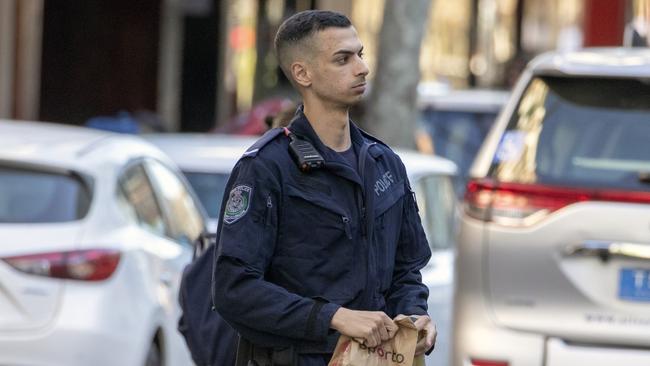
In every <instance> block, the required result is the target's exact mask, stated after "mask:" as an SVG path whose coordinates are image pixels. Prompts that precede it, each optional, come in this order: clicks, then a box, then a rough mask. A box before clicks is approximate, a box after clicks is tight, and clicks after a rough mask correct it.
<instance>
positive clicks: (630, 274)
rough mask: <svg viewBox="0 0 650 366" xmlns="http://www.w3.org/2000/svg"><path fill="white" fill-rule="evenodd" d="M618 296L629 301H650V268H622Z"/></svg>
mask: <svg viewBox="0 0 650 366" xmlns="http://www.w3.org/2000/svg"><path fill="white" fill-rule="evenodd" d="M618 297H619V298H620V299H622V300H629V301H650V270H648V269H631V268H622V269H621V271H620V276H619V282H618Z"/></svg>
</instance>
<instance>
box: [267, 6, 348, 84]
mask: <svg viewBox="0 0 650 366" xmlns="http://www.w3.org/2000/svg"><path fill="white" fill-rule="evenodd" d="M351 26H352V22H350V19H348V17H346V16H345V15H343V14H341V13H338V12H335V11H329V10H305V11H301V12H299V13H296V14H294V15H292V16H290V17H289V18H287V20H285V21H284V22H283V23H282V24H281V25H280V28H278V32H277V33H276V35H275V53H276V55H277V56H278V59H279V61H280V67H282V71H284V73H285V74H286V75H287V77H288V78H289V79H291V77H290V75H289V74H288V72H289V70H285V65H283V61H284V60H283V58H284V57H285V54H284V50H285V49H287V47H289V46H294V45H296V44H298V43H299V42H300V41H302V40H304V39H305V38H307V37H309V36H311V35H312V34H314V33H316V32H319V31H322V30H323V29H326V28H330V27H336V28H347V27H351Z"/></svg>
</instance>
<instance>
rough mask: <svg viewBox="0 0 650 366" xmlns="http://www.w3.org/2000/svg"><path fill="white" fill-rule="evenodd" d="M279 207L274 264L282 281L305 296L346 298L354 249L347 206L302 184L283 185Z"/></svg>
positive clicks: (352, 268)
mask: <svg viewBox="0 0 650 366" xmlns="http://www.w3.org/2000/svg"><path fill="white" fill-rule="evenodd" d="M301 183H302V182H301ZM321 184H322V183H321ZM283 205H284V206H283V210H282V212H283V214H282V216H283V217H282V218H281V224H280V237H279V241H278V245H277V247H276V255H275V263H274V265H275V266H276V267H275V268H276V270H279V271H280V273H277V272H276V274H279V275H280V276H281V277H282V279H281V284H282V285H283V286H285V287H286V288H287V289H289V290H290V291H294V292H296V293H298V294H301V295H303V296H310V297H314V296H321V297H324V298H326V299H328V300H330V301H337V302H340V301H345V300H347V299H348V298H349V297H350V296H351V294H352V293H353V286H352V282H354V281H352V276H353V271H354V266H353V260H354V257H355V250H356V249H355V245H354V243H353V240H352V237H353V236H352V230H353V224H352V222H351V221H350V218H349V215H348V214H347V210H346V208H345V206H343V205H342V204H341V203H340V202H338V200H336V199H335V198H334V197H333V196H332V195H330V194H327V190H324V189H323V187H318V186H313V185H312V186H309V187H308V186H304V185H302V184H301V185H300V186H295V185H293V184H288V185H286V186H285V197H284V203H283Z"/></svg>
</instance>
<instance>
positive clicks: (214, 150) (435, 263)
mask: <svg viewBox="0 0 650 366" xmlns="http://www.w3.org/2000/svg"><path fill="white" fill-rule="evenodd" d="M144 137H145V138H146V139H147V140H148V141H150V142H152V143H153V144H154V145H156V146H158V147H159V148H160V149H161V150H163V151H164V152H165V153H167V154H168V155H169V156H170V157H171V158H172V159H173V160H174V161H175V162H176V164H177V165H178V166H179V167H180V169H181V170H182V171H183V172H184V173H185V175H186V176H187V178H188V180H189V181H190V183H191V184H192V186H193V188H194V190H195V191H196V192H197V195H198V196H199V197H200V198H201V200H202V202H203V204H204V206H205V207H206V211H207V212H208V213H210V217H211V219H212V220H213V223H212V230H216V225H217V222H218V217H219V209H220V207H221V199H222V196H223V193H224V189H225V185H226V182H227V180H228V176H229V175H230V171H231V170H232V168H233V167H234V165H235V163H236V162H237V160H239V158H240V157H241V155H242V154H243V153H244V152H245V151H246V149H247V148H248V147H249V146H250V145H252V144H253V143H254V142H255V141H256V138H252V137H242V136H234V135H207V134H149V135H144ZM397 153H398V154H399V156H400V157H401V158H402V160H403V162H404V164H405V166H406V170H407V172H408V174H409V179H410V181H411V186H412V188H413V190H414V191H415V194H416V198H417V201H418V205H419V208H420V215H421V218H422V224H423V225H424V228H425V231H426V234H427V238H428V240H429V244H430V245H431V249H432V251H433V256H432V258H431V260H430V261H429V264H428V265H427V267H426V268H425V269H424V270H423V271H422V275H423V279H424V281H425V283H426V284H427V285H428V286H429V290H430V295H429V308H430V313H431V316H432V318H433V319H434V321H435V322H436V324H437V325H438V330H439V336H438V341H437V346H436V351H435V352H434V353H433V354H432V355H431V356H430V357H429V358H428V359H427V364H429V365H443V364H446V363H447V362H448V361H447V359H448V348H449V335H450V327H451V297H452V282H451V281H452V273H453V269H452V263H453V254H452V251H453V248H454V236H455V228H456V218H457V216H456V198H455V194H454V184H453V181H454V179H455V177H456V174H457V169H456V165H455V164H454V163H453V162H451V161H449V160H447V159H443V158H439V157H434V156H430V155H424V154H420V153H416V152H409V151H400V150H398V151H397Z"/></svg>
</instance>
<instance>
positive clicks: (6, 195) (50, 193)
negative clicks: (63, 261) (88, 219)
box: [0, 166, 91, 223]
mask: <svg viewBox="0 0 650 366" xmlns="http://www.w3.org/2000/svg"><path fill="white" fill-rule="evenodd" d="M90 199H91V197H90V192H89V191H88V190H87V189H86V186H85V185H84V183H83V182H82V181H81V180H80V179H78V178H75V177H74V176H72V175H66V174H59V173H52V172H46V171H39V170H32V169H23V168H15V167H6V166H0V223H54V222H66V221H74V220H79V219H81V218H83V217H84V216H85V215H86V213H87V212H88V207H89V206H90Z"/></svg>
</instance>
